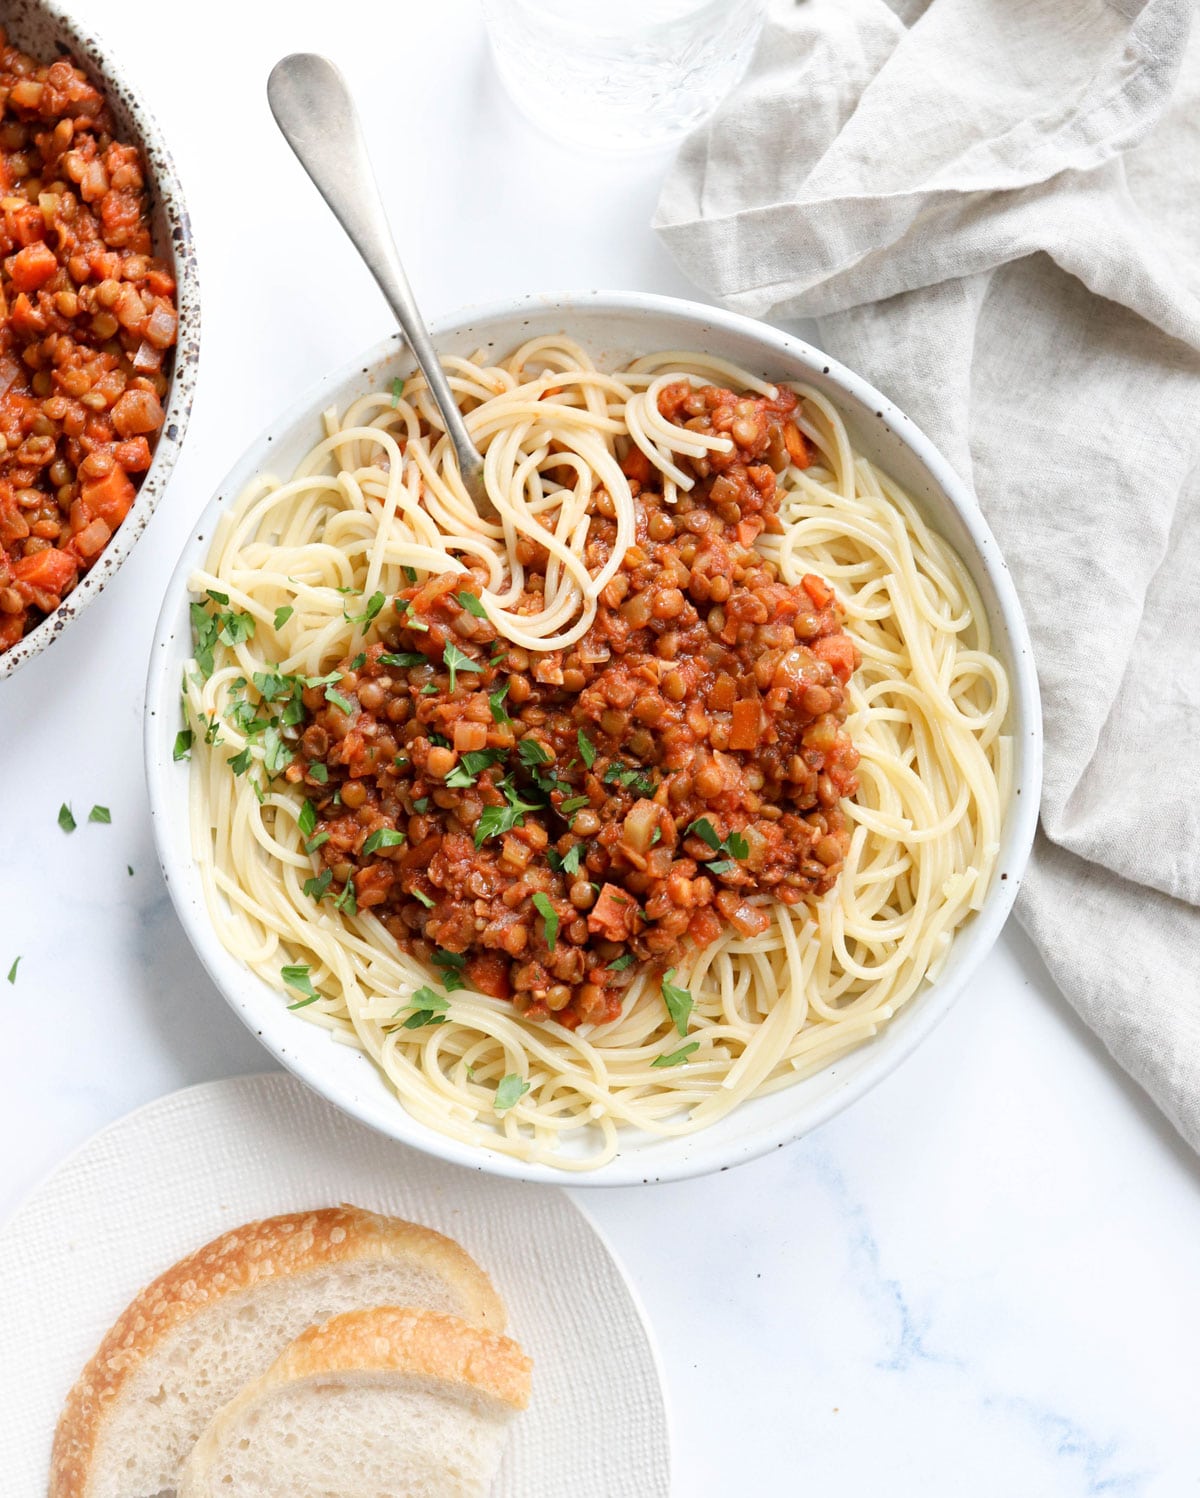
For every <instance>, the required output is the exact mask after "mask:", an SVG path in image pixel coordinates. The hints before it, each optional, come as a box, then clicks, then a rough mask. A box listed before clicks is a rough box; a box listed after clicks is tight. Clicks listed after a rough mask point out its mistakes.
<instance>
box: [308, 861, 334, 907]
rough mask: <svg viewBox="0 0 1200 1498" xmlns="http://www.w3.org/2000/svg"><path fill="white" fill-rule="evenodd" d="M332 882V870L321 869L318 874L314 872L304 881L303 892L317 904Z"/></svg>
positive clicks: (327, 891)
mask: <svg viewBox="0 0 1200 1498" xmlns="http://www.w3.org/2000/svg"><path fill="white" fill-rule="evenodd" d="M332 883H333V871H332V870H331V869H322V870H321V872H320V873H319V874H314V875H313V877H312V878H311V879H306V880H305V881H304V893H305V894H306V895H307V896H308V897H309V899H310V900H315V901H316V902H317V904H318V905H319V904H320V903H321V901H322V900H323V899H324V898H325V896H326V895H327V894H328V893H329V886H330V885H331V884H332Z"/></svg>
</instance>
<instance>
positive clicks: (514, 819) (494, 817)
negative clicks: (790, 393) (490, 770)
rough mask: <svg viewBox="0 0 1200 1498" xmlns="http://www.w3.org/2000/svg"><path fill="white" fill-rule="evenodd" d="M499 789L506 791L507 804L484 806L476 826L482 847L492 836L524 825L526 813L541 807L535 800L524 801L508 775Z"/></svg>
mask: <svg viewBox="0 0 1200 1498" xmlns="http://www.w3.org/2000/svg"><path fill="white" fill-rule="evenodd" d="M498 789H499V790H500V791H502V792H503V793H504V799H505V802H506V804H505V805H504V806H485V807H484V808H483V811H482V812H481V813H480V816H479V822H478V825H477V826H476V828H475V846H476V847H477V848H481V847H482V846H483V844H484V843H485V842H486V841H487V840H488V838H490V837H500V836H501V835H502V834H503V833H505V832H511V831H512V829H513V828H514V827H524V825H525V813H526V812H527V811H539V810H540V809H541V808H540V807H539V806H538V803H537V802H535V801H522V800H521V797H520V795H519V794H518V792H517V791H516V790H514V788H513V786H512V783H511V782H510V780H509V779H508V777H507V776H506V777H505V778H504V779H503V780H502V781H500V783H499V786H498Z"/></svg>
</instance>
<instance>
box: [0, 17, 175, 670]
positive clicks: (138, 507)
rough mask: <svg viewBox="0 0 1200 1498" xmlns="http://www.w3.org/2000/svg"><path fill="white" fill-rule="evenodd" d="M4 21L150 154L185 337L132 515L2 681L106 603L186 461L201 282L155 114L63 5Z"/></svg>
mask: <svg viewBox="0 0 1200 1498" xmlns="http://www.w3.org/2000/svg"><path fill="white" fill-rule="evenodd" d="M3 20H4V28H5V30H6V31H7V32H8V36H9V40H10V41H11V42H12V43H13V44H14V46H17V47H21V48H22V49H23V50H24V51H26V52H28V53H30V54H31V55H32V56H33V57H36V58H37V59H38V60H39V61H49V62H53V61H54V59H55V58H57V57H59V56H60V55H61V54H62V53H64V52H67V53H70V55H71V57H72V58H73V59H74V61H75V62H76V63H77V64H78V65H79V66H80V67H81V68H82V69H83V70H84V72H85V73H87V74H88V76H89V77H90V78H91V80H92V82H93V83H94V84H95V85H96V87H97V88H99V89H102V90H103V92H104V96H105V98H106V99H107V101H108V104H109V107H110V108H111V110H112V112H113V115H114V116H115V118H116V121H117V127H118V130H119V132H120V136H119V138H120V139H121V140H123V141H125V142H127V143H128V144H130V145H135V146H137V147H139V149H140V150H141V153H142V160H143V161H144V163H145V166H146V187H147V197H148V199H149V209H150V226H151V233H152V235H153V239H154V252H155V254H156V255H159V256H160V257H161V258H162V259H163V260H165V261H166V263H167V265H168V266H169V267H170V268H171V274H172V275H173V276H174V277H175V282H176V286H177V293H176V304H177V306H178V310H179V335H178V339H177V341H176V345H175V360H174V365H173V367H172V371H171V383H170V385H169V386H168V389H167V394H166V398H165V399H164V401H163V408H164V410H165V413H166V414H165V417H164V419H163V425H162V431H161V432H160V433H159V436H158V441H157V443H156V444H155V447H154V460H153V462H152V463H151V464H150V468H149V470H148V471H147V473H146V476H145V478H143V480H142V483H141V486H140V488H139V489H138V492H137V497H136V498H135V499H134V501H133V504H132V506H131V507H130V511H129V514H128V515H126V517H125V519H124V520H123V521H122V522H121V524H120V525H119V526H118V528H117V531H116V534H115V535H114V536H113V538H112V540H111V541H110V542H109V543H108V545H107V546H106V547H105V548H104V550H103V551H102V552H101V554H100V556H99V557H98V558H97V561H96V564H95V566H94V567H91V568H89V570H88V571H87V572H85V573H84V575H83V576H82V577H81V578H80V579H79V583H78V585H77V586H76V587H75V588H74V589H72V591H71V592H70V593H68V594H67V596H66V597H65V598H64V599H63V601H62V603H61V604H60V605H59V606H58V608H56V609H55V611H54V612H53V613H52V614H48V615H47V616H46V618H45V619H43V620H42V621H41V623H40V624H38V625H37V627H36V628H35V629H31V630H30V631H29V633H28V634H27V635H26V636H25V637H24V639H22V640H18V642H17V643H16V644H15V645H14V646H12V647H11V649H9V650H4V651H0V681H3V679H4V678H5V677H6V676H11V675H12V674H13V672H14V671H17V670H19V669H20V667H21V666H23V665H25V663H26V662H27V661H31V660H32V659H33V658H34V656H35V655H40V654H41V652H42V651H43V650H45V649H46V647H47V646H48V645H50V644H52V643H53V642H54V641H55V640H56V639H58V637H59V635H60V634H62V632H63V630H64V629H66V627H67V626H68V625H69V624H70V623H71V621H72V620H74V619H77V618H78V617H79V615H80V614H81V613H82V612H83V610H84V609H85V608H87V606H88V604H89V603H91V601H92V599H93V598H95V597H97V595H98V594H99V593H100V590H101V589H102V588H103V587H104V586H105V585H106V584H107V583H108V581H109V579H110V578H111V577H112V576H113V574H114V573H115V572H116V570H117V568H118V567H120V565H121V563H122V562H123V561H124V560H125V558H126V557H127V556H128V555H129V553H130V552H131V551H132V550H133V548H134V544H135V543H136V542H137V540H138V538H139V537H140V536H141V534H142V532H143V531H144V530H145V529H146V526H147V525H148V524H149V521H150V517H151V515H153V513H154V509H155V506H156V505H157V504H158V502H159V500H160V499H161V498H162V495H163V491H164V490H165V488H166V486H167V480H168V479H169V478H170V476H171V470H172V469H173V468H174V467H175V460H176V458H178V456H179V449H180V446H181V444H182V442H183V434H184V431H185V430H186V428H187V420H188V413H189V412H190V411H191V408H192V394H193V392H194V390H195V388H196V372H197V366H198V363H199V359H200V286H199V282H198V280H197V275H196V252H195V249H194V247H193V245H192V229H191V223H190V221H189V219H188V213H187V208H186V206H185V204H184V201H183V192H182V190H181V188H180V186H179V180H178V178H177V177H176V175H175V164H174V162H173V161H172V160H171V153H170V152H169V151H168V150H167V146H166V142H165V141H164V140H163V138H162V134H161V132H160V130H159V128H158V126H157V125H156V124H155V122H154V118H153V116H152V115H151V114H150V111H149V110H148V109H147V108H146V106H145V105H144V104H143V103H142V101H141V99H140V97H139V95H138V94H137V92H136V91H135V89H134V88H133V87H132V85H131V84H130V83H129V82H127V81H126V79H125V77H124V75H123V73H122V71H121V69H120V68H119V67H118V66H117V64H116V63H115V62H114V61H113V59H112V57H111V56H110V55H109V53H108V50H107V48H106V47H105V46H104V45H103V43H101V42H100V41H98V40H97V38H96V37H95V35H94V34H93V33H91V32H90V31H89V30H88V29H87V28H86V27H85V26H83V25H81V24H80V23H79V22H77V21H75V20H74V19H72V17H71V16H69V15H68V14H67V12H66V10H65V9H64V8H63V7H62V6H61V5H60V4H58V3H57V0H8V3H7V4H6V5H5V7H4V16H3Z"/></svg>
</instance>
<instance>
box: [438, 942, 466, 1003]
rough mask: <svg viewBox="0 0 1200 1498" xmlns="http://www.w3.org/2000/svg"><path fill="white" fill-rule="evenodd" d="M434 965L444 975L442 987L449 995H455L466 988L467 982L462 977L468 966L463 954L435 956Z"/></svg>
mask: <svg viewBox="0 0 1200 1498" xmlns="http://www.w3.org/2000/svg"><path fill="white" fill-rule="evenodd" d="M433 965H434V967H436V968H437V969H438V970H439V971H440V973H441V975H442V987H443V988H444V989H445V990H446V992H447V993H454V992H455V991H456V990H458V989H460V988H466V986H467V984H466V980H465V979H464V978H463V976H462V970H463V968H464V967H466V965H467V959H466V957H465V956H464V955H463V953H462V952H442V951H440V950H439V951H437V952H435V953H434V954H433Z"/></svg>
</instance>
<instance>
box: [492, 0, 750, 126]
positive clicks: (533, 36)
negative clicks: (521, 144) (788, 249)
mask: <svg viewBox="0 0 1200 1498" xmlns="http://www.w3.org/2000/svg"><path fill="white" fill-rule="evenodd" d="M765 7H766V0H605V3H604V4H603V5H602V6H596V5H591V4H588V3H587V0H483V10H484V15H485V16H486V18H487V24H488V32H489V35H490V36H491V41H492V49H493V52H494V54H495V58H496V67H497V69H498V71H499V73H500V76H501V78H502V79H503V80H504V83H505V86H506V87H507V89H508V92H509V93H510V94H511V95H512V98H513V101H514V103H516V105H517V106H518V108H520V109H521V110H522V111H523V112H524V113H525V114H526V115H528V116H529V118H530V119H531V120H533V122H534V123H535V124H537V125H540V126H541V127H542V129H544V130H546V131H548V132H549V133H550V134H551V135H554V136H557V137H558V138H559V139H560V140H565V141H569V142H571V143H572V144H576V145H584V146H589V147H591V148H593V149H598V150H611V151H631V150H648V149H653V148H655V147H658V146H662V145H665V144H667V143H668V142H670V141H673V140H677V139H678V138H679V137H680V136H682V135H684V134H686V132H687V131H689V130H690V129H692V127H693V126H695V125H698V124H699V123H700V121H701V120H703V119H704V118H705V116H706V115H708V114H709V113H710V112H711V111H712V110H713V109H714V108H715V107H716V105H717V104H718V103H719V102H720V100H721V98H722V96H723V95H724V94H726V93H727V92H728V91H729V89H730V88H732V87H733V85H734V84H735V83H736V82H737V80H738V78H739V77H740V76H741V74H742V72H743V70H744V69H745V67H746V64H747V62H748V61H749V60H750V53H751V52H752V51H753V48H754V43H755V41H756V40H757V38H758V33H759V30H760V29H761V27H762V21H763V12H764V10H765Z"/></svg>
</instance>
